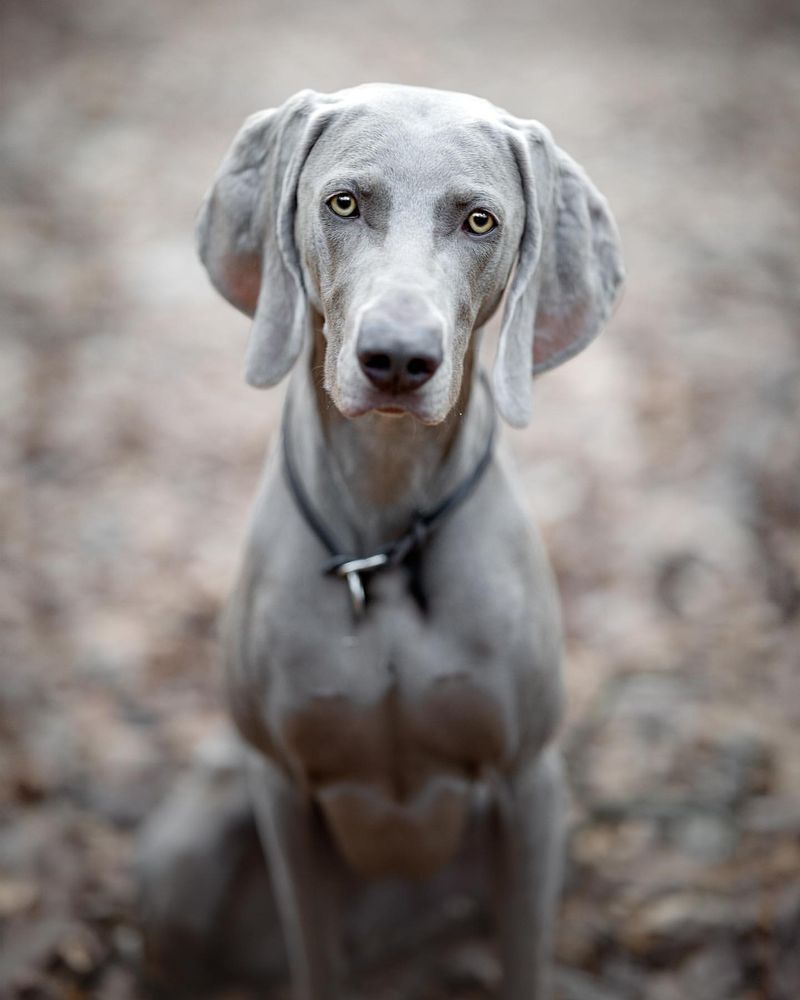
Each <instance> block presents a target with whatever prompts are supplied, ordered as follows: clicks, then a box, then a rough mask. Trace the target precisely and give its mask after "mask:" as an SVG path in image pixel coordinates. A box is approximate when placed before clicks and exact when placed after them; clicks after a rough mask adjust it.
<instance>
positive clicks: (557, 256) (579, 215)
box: [494, 122, 623, 427]
mask: <svg viewBox="0 0 800 1000" xmlns="http://www.w3.org/2000/svg"><path fill="white" fill-rule="evenodd" d="M512 149H513V150H514V155H515V157H516V160H517V166H518V168H519V171H520V177H521V179H522V187H523V192H524V195H525V205H526V213H525V230H524V232H523V235H522V240H521V242H520V249H519V256H518V259H517V266H516V270H515V273H514V278H513V280H512V283H511V287H510V289H509V293H508V299H507V303H506V308H505V313H504V316H503V323H502V327H501V330H500V340H499V343H498V349H497V358H496V361H495V369H494V389H495V398H496V400H497V406H498V409H499V410H500V413H501V414H502V416H503V418H504V419H505V420H507V421H508V423H510V424H512V425H513V426H515V427H524V426H525V424H527V423H528V421H529V419H530V412H531V374H533V375H538V374H539V373H540V372H544V371H547V370H548V369H549V368H554V367H555V366H556V365H559V364H561V362H562V361H566V360H567V359H568V358H571V357H572V356H573V355H574V354H577V353H578V352H579V351H581V350H582V349H583V348H584V347H586V345H587V344H588V343H589V342H590V341H591V340H592V339H594V337H596V336H597V334H598V333H599V332H600V330H601V329H602V327H603V324H604V323H605V322H606V320H607V319H608V317H609V315H610V313H611V309H612V306H613V305H614V301H615V299H616V297H617V292H618V290H619V287H620V284H621V283H622V279H623V267H622V255H621V249H620V243H619V234H618V233H617V227H616V224H615V223H614V219H613V218H612V216H611V212H610V211H609V209H608V205H607V204H606V200H605V198H603V196H602V195H601V194H600V192H599V191H598V190H597V188H596V187H595V186H594V185H593V184H592V182H591V181H590V180H589V178H588V177H587V176H586V174H585V173H584V171H583V170H582V169H581V167H579V166H578V164H577V163H575V161H574V160H573V159H571V158H570V157H569V156H567V154H566V153H565V152H564V151H563V150H562V149H559V147H558V146H556V145H555V143H554V142H553V140H552V138H551V136H550V133H549V132H548V131H547V129H545V128H544V127H543V126H542V125H539V124H538V122H526V123H525V124H524V126H523V127H522V132H520V129H519V128H517V129H515V130H513V134H512Z"/></svg>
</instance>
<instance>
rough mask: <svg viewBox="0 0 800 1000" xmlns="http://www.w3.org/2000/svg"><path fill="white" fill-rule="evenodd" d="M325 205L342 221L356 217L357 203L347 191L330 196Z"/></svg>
mask: <svg viewBox="0 0 800 1000" xmlns="http://www.w3.org/2000/svg"><path fill="white" fill-rule="evenodd" d="M325 204H326V205H327V206H328V208H329V209H330V210H331V211H332V212H333V213H334V215H338V216H340V217H341V218H343V219H351V218H352V217H353V216H354V215H358V202H357V201H356V199H355V197H354V195H352V194H350V192H349V191H340V192H339V193H338V194H334V195H331V197H330V198H328V200H327V202H326V203H325Z"/></svg>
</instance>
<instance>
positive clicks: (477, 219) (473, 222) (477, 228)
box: [464, 208, 497, 236]
mask: <svg viewBox="0 0 800 1000" xmlns="http://www.w3.org/2000/svg"><path fill="white" fill-rule="evenodd" d="M464 225H465V227H466V228H467V229H468V230H469V231H470V232H471V233H475V235H476V236H484V235H485V234H486V233H490V232H491V231H492V230H493V229H494V228H495V226H496V225H497V219H495V217H494V216H493V215H492V213H491V212H485V211H484V210H483V209H482V208H478V209H476V210H475V211H474V212H470V213H469V215H468V216H467V221H466V222H465V223H464Z"/></svg>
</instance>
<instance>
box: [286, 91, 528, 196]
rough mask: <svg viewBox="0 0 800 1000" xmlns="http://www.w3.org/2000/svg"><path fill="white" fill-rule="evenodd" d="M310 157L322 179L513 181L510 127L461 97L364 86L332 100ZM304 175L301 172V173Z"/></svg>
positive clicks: (489, 108)
mask: <svg viewBox="0 0 800 1000" xmlns="http://www.w3.org/2000/svg"><path fill="white" fill-rule="evenodd" d="M336 97H337V100H336V101H335V104H334V107H333V108H331V107H330V106H328V107H327V109H326V122H325V127H324V128H323V129H322V130H321V133H320V135H319V137H318V139H317V141H316V143H315V145H314V148H313V150H312V151H311V154H310V156H309V161H310V166H311V168H312V172H313V173H314V174H315V175H316V176H318V177H320V176H322V175H324V174H325V173H327V172H329V171H333V172H334V173H336V174H337V175H342V174H346V173H347V172H348V171H349V172H353V173H364V174H367V175H369V174H372V175H380V174H383V175H386V174H387V173H388V174H390V175H392V178H393V180H394V181H395V182H397V181H399V180H400V179H401V177H402V175H404V174H407V175H408V176H409V177H410V178H414V179H415V181H416V183H417V184H419V183H420V182H421V181H422V180H423V178H425V179H426V180H427V181H429V182H431V183H435V181H436V180H437V179H439V180H444V179H446V178H453V177H455V176H458V175H460V176H461V177H462V178H465V179H466V178H472V179H473V180H474V181H475V182H477V183H479V182H480V181H482V180H489V179H491V178H497V179H498V180H508V181H509V182H511V183H513V181H514V178H515V176H516V165H515V162H514V158H513V155H512V153H511V147H510V143H509V139H508V129H507V127H506V126H505V123H504V121H503V120H502V118H501V116H500V113H499V112H498V110H497V109H496V108H494V107H493V105H491V104H490V103H489V102H488V101H484V100H482V99H480V98H477V97H471V96H470V95H467V94H457V93H451V92H449V91H436V90H427V89H425V88H418V87H402V86H399V85H398V86H393V85H387V84H368V85H364V86H362V87H358V88H354V89H353V90H349V91H342V92H340V94H339V95H336ZM305 173H306V171H304V174H305Z"/></svg>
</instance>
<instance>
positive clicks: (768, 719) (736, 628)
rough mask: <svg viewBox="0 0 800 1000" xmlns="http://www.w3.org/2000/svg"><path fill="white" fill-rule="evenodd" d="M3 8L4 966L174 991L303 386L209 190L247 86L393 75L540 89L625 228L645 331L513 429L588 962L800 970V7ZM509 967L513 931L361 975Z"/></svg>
mask: <svg viewBox="0 0 800 1000" xmlns="http://www.w3.org/2000/svg"><path fill="white" fill-rule="evenodd" d="M489 11H490V12H489ZM0 17H2V40H1V41H0V45H2V73H3V83H2V91H3V93H2V101H3V105H4V114H3V121H2V127H1V128H0V185H2V200H1V201H0V230H2V232H3V242H2V245H0V297H1V299H2V305H1V306H0V309H2V314H1V315H2V337H3V341H2V349H3V359H2V365H0V413H2V426H3V434H2V437H0V455H2V463H1V464H0V470H1V471H0V517H1V518H2V537H3V552H2V557H1V559H0V581H1V585H0V621H1V622H2V640H1V641H2V646H3V649H2V657H3V659H2V668H1V669H2V676H1V679H0V821H1V825H0V996H2V997H12V998H17V1000H83V998H88V997H97V998H101V1000H144V998H145V997H147V996H148V993H147V990H146V988H145V987H144V986H143V985H142V983H141V981H140V977H139V967H140V951H141V937H140V933H139V929H138V926H137V924H136V920H135V915H134V907H133V885H132V878H131V869H130V860H131V856H132V845H133V842H134V838H135V834H136V830H137V827H138V826H139V824H140V823H141V821H142V819H143V818H144V817H145V816H146V815H147V814H148V813H149V812H150V811H151V810H152V809H153V807H154V806H155V805H156V803H158V802H159V801H160V800H161V799H162V798H163V796H164V795H166V794H167V793H168V790H169V789H170V787H171V785H172V784H173V783H174V781H175V780H176V778H177V777H178V776H179V775H180V774H181V773H183V772H185V770H186V768H187V767H188V766H189V763H190V761H191V759H192V754H193V752H194V750H195V748H196V747H197V745H198V743H199V742H200V741H201V740H202V739H203V737H204V736H205V735H206V734H207V733H208V732H210V731H211V730H212V729H213V728H214V727H215V726H216V725H217V724H218V722H219V720H220V718H221V717H222V715H223V702H224V699H223V696H222V692H221V678H220V666H219V650H218V643H217V638H216V626H217V619H218V614H219V611H220V608H221V606H222V604H223V602H224V600H225V596H226V594H227V593H228V592H229V590H230V587H231V582H232V579H233V575H234V572H235V568H236V562H237V558H238V553H239V550H240V546H241V544H242V540H243V534H244V530H245V525H246V521H247V516H248V510H249V505H250V503H251V499H252V496H253V493H254V490H255V486H256V482H257V478H258V474H259V469H260V466H261V463H262V459H263V454H264V452H265V449H266V447H267V445H268V443H269V441H270V440H271V438H272V436H273V434H274V430H275V427H276V423H277V419H278V415H279V412H280V401H281V396H282V390H276V391H273V392H270V393H257V392H255V391H253V390H250V389H248V388H247V387H245V386H244V384H243V383H242V381H241V366H242V356H243V349H244V342H245V333H246V323H245V321H244V320H243V319H242V317H240V316H237V315H236V314H235V313H234V312H233V310H231V309H230V307H228V306H227V305H226V304H225V303H223V302H222V301H221V300H219V299H218V298H217V297H216V296H215V295H214V293H213V291H212V290H211V288H210V287H209V285H208V283H207V280H206V278H205V276H204V274H203V273H202V270H201V268H200V266H199V264H198V263H197V261H196V258H195V256H194V251H193V247H192V235H191V234H192V223H193V216H194V212H195V210H196V208H197V205H198V204H199V201H200V199H201V197H202V194H203V192H204V189H205V187H206V186H207V184H208V183H209V181H210V178H211V176H212V174H213V171H214V170H215V169H216V166H217V163H218V162H219V160H220V159H221V156H222V154H223V152H224V150H225V148H226V145H227V143H228V142H229V140H230V138H231V136H232V135H233V133H234V131H235V130H236V128H238V126H239V123H240V122H241V121H242V120H243V119H244V117H245V116H246V115H247V114H248V113H250V112H251V111H253V110H255V109H258V108H261V107H265V106H271V105H274V104H277V103H280V102H281V101H282V100H284V99H285V98H286V97H287V96H288V95H290V94H291V93H293V92H294V91H296V90H299V89H301V88H302V87H306V86H311V87H314V88H316V89H318V90H323V91H324V90H334V89H337V88H339V87H341V86H345V85H348V84H350V83H355V82H361V81H365V80H370V79H391V80H398V81H403V82H407V83H419V84H427V85H431V86H440V87H445V88H449V89H457V90H466V91H471V92H477V93H480V94H481V95H483V96H485V97H488V98H490V99H491V100H493V101H494V102H495V103H497V104H499V105H501V106H504V107H507V108H508V109H509V110H510V111H512V112H514V113H516V114H518V115H520V116H522V117H536V118H539V119H541V120H542V121H544V122H545V123H546V124H547V125H548V126H549V127H550V128H551V129H552V131H553V132H554V134H555V136H556V139H557V141H558V142H559V143H560V144H561V145H563V146H564V147H565V148H566V149H568V150H569V151H570V152H571V153H572V155H573V156H574V157H575V158H576V159H578V160H579V161H580V162H582V163H583V164H584V165H585V166H586V168H587V170H588V171H589V173H590V175H591V176H592V177H593V179H594V180H595V182H596V183H597V185H598V187H599V188H600V189H601V190H602V191H603V192H604V193H605V194H606V195H607V197H608V199H609V202H610V204H611V206H612V207H613V210H614V212H615V215H616V217H617V220H618V222H619V226H620V230H621V233H622V237H623V243H624V246H625V251H626V259H627V265H628V283H627V290H626V294H625V298H624V300H623V302H622V304H621V306H620V308H619V310H618V312H617V315H616V317H615V318H614V320H613V321H612V323H611V324H610V326H609V329H608V330H607V332H606V333H605V334H604V335H603V336H602V337H601V338H600V340H599V341H598V342H597V344H595V345H593V346H592V347H591V349H590V350H588V351H587V352H585V353H584V354H583V355H582V356H581V357H580V358H578V359H576V360H575V361H573V362H570V363H569V364H568V365H566V366H564V368H563V369H559V370H558V371H557V372H554V373H552V374H550V375H547V376H546V377H544V378H542V379H541V380H539V381H537V384H536V386H535V407H536V413H535V418H534V421H533V424H532V426H531V427H530V428H529V429H528V430H527V431H524V432H514V433H510V432H509V433H507V434H506V439H507V441H508V443H509V446H510V448H511V449H512V451H513V453H514V456H515V460H516V464H517V467H518V469H519V473H520V476H521V479H522V483H523V486H524V489H525V491H526V496H527V498H528V500H529V504H530V513H531V518H532V519H535V520H536V521H537V522H538V524H539V525H540V526H541V528H542V531H543V533H544V536H545V539H546V542H547V545H548V548H549V551H550V553H551V556H552V560H553V563H554V566H555V570H556V574H557V577H558V581H559V585H560V589H561V593H562V599H563V605H564V616H565V630H566V653H567V655H566V676H567V687H568V694H569V711H568V718H567V721H566V724H565V727H564V732H563V737H562V743H563V746H564V750H565V753H566V759H567V766H568V774H569V780H570V785H571V790H572V803H571V814H570V838H569V857H568V866H567V876H566V887H565V892H564V897H563V904H562V907H561V914H560V921H559V932H558V940H557V959H558V965H559V970H560V972H559V980H558V989H559V997H560V1000H637V998H642V1000H794V998H795V997H797V996H800V947H799V946H798V942H800V669H799V668H800V432H799V430H798V428H800V326H799V325H798V319H799V318H800V262H799V261H798V247H800V141H799V140H798V136H800V60H798V58H797V52H798V42H800V21H799V20H798V16H797V6H796V4H793V3H792V2H781V0H773V2H771V3H769V4H765V3H756V2H752V3H749V2H747V0H739V2H737V3H735V4H729V3H722V2H719V3H713V2H710V0H706V2H698V3H690V2H689V0H678V2H676V3H673V4H659V3H656V2H651V3H648V2H638V3H637V2H636V0H609V2H607V3H603V4H593V3H591V2H590V0H564V2H561V3H557V2H555V0H546V2H543V3H540V4H538V5H535V6H534V5H532V4H529V3H523V2H522V0H520V2H519V3H515V2H512V0H498V2H497V3H493V4H491V5H489V10H487V5H485V4H482V3H479V2H477V0H448V2H446V3H442V4H431V3H424V2H422V0H405V2H403V3H398V4H386V5H380V4H373V5H370V4H368V3H367V2H366V0H364V2H356V0H352V2H340V3H337V4H333V5H326V4H324V3H322V2H321V0H312V2H309V3H307V4H290V3H289V2H288V0H287V2H283V0H270V2H256V0H231V2H228V3H225V4H220V3H213V2H211V0H192V2H189V0H162V2H160V3H156V2H151V3H148V2H144V3H136V4H128V3H124V2H121V0H120V2H116V3H115V2H111V0H84V2H78V0H68V2H63V3H58V4H56V3H55V2H49V0H27V2H23V0H9V2H8V3H5V4H4V7H3V13H2V15H0ZM497 981H498V968H497V962H496V958H495V957H494V954H493V951H492V949H491V946H490V944H489V943H488V940H485V939H484V936H483V935H482V934H480V933H478V934H472V935H470V936H464V935H462V936H460V937H456V938H455V939H454V940H449V941H448V943H447V944H446V946H444V945H443V946H442V947H441V948H438V949H437V950H436V951H435V953H433V954H431V955H428V956H427V958H426V959H425V960H424V961H423V960H422V959H420V958H419V957H418V958H417V959H415V960H409V961H408V962H406V963H401V964H400V965H399V966H393V967H392V969H391V970H387V969H378V970H376V972H375V973H374V976H373V977H372V978H369V979H368V980H367V981H365V982H363V983H362V984H361V990H362V993H363V995H364V996H369V997H370V998H374V1000H389V998H394V1000H400V998H406V1000H415V998H421V1000H443V998H445V997H451V998H453V997H459V998H462V1000H466V998H476V997H492V996H495V995H496V990H497ZM262 995H263V994H262ZM269 995H270V997H283V996H286V991H285V988H284V987H276V988H275V990H274V991H273V992H272V993H270V994H269ZM249 996H250V994H249V993H248V992H247V991H246V990H245V989H244V988H239V987H235V988H234V987H231V988H230V989H228V990H227V992H222V993H217V994H216V997H217V998H218V1000H220V998H222V997H225V998H227V1000H233V998H234V997H236V998H245V997H249Z"/></svg>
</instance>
